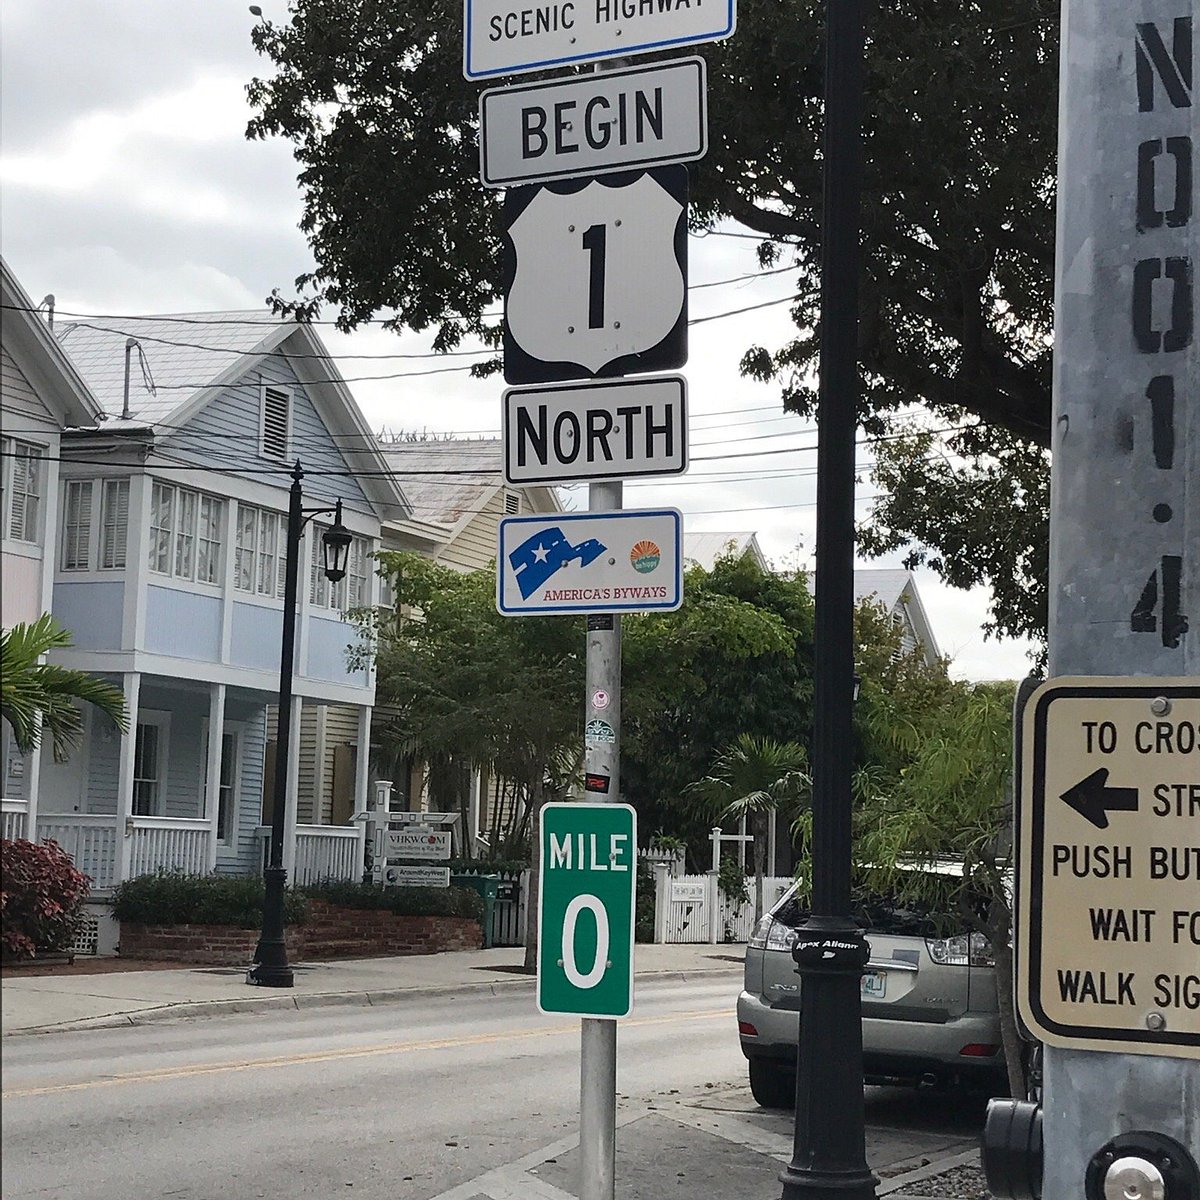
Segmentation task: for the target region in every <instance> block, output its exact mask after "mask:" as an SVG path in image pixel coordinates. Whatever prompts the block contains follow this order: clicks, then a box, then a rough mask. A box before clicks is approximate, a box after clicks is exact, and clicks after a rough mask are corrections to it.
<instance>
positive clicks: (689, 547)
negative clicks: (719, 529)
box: [683, 530, 767, 571]
mask: <svg viewBox="0 0 1200 1200" xmlns="http://www.w3.org/2000/svg"><path fill="white" fill-rule="evenodd" d="M728 554H733V555H734V556H735V557H737V558H741V557H742V555H744V554H749V555H750V557H751V558H753V559H754V561H755V562H756V563H758V565H759V566H760V567H762V569H763V570H764V571H765V570H766V569H767V559H766V556H765V555H764V554H763V552H762V547H760V546H759V544H758V535H757V534H755V533H689V532H687V531H686V530H685V532H684V535H683V561H684V563H685V564H686V565H687V566H692V565H693V564H694V565H697V566H701V567H703V568H704V569H705V570H706V571H711V570H712V569H713V565H714V564H715V563H716V561H717V559H718V558H724V557H725V556H726V555H728Z"/></svg>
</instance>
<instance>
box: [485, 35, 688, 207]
mask: <svg viewBox="0 0 1200 1200" xmlns="http://www.w3.org/2000/svg"><path fill="white" fill-rule="evenodd" d="M705 96H706V87H705V71H704V59H702V58H679V59H674V60H672V61H671V62H665V63H657V64H655V65H653V66H643V67H633V68H630V69H628V70H623V71H605V72H603V73H601V74H599V75H581V76H578V77H576V78H573V79H556V80H551V81H550V82H548V83H545V82H543V83H525V84H519V85H517V86H516V87H510V88H492V89H490V90H489V91H486V92H484V93H483V95H482V96H480V98H479V128H480V138H479V176H480V178H481V179H482V180H483V183H484V186H485V187H509V186H511V185H513V184H521V183H525V184H528V183H544V182H548V181H551V180H554V179H567V178H570V177H572V176H577V175H603V174H606V173H608V172H611V171H628V170H630V169H632V168H635V167H654V166H661V165H665V164H667V163H678V162H690V161H692V160H694V159H698V158H703V157H704V154H705V151H706V150H707V148H708V119H707V114H706V111H705Z"/></svg>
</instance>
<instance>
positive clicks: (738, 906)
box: [654, 867, 792, 945]
mask: <svg viewBox="0 0 1200 1200" xmlns="http://www.w3.org/2000/svg"><path fill="white" fill-rule="evenodd" d="M654 884H655V886H654V940H655V941H656V942H667V943H674V944H679V943H685V942H692V943H708V944H709V945H717V944H719V943H722V942H745V941H748V940H749V938H750V934H751V933H752V932H753V930H754V899H753V896H754V890H753V889H754V881H753V879H750V880H747V885H748V888H747V890H748V892H749V895H750V897H751V898H750V899H749V900H746V901H731V900H729V898H728V897H727V896H726V895H725V893H724V892H722V891H721V889H720V888H719V887H718V886H717V874H716V872H715V871H708V872H706V873H705V874H703V875H683V876H680V877H679V878H674V879H673V878H672V877H671V875H670V874H669V872H668V871H666V870H665V869H664V868H662V867H659V868H657V869H656V870H655V873H654ZM791 885H792V879H791V877H790V876H787V875H768V876H766V877H765V878H764V879H763V905H764V908H765V909H769V908H770V907H771V906H772V905H773V904H774V903H775V901H776V900H778V899H779V897H780V896H782V895H783V893H784V892H786V891H787V889H788V888H789V887H791Z"/></svg>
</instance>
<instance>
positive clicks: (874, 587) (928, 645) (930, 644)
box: [854, 568, 938, 662]
mask: <svg viewBox="0 0 1200 1200" xmlns="http://www.w3.org/2000/svg"><path fill="white" fill-rule="evenodd" d="M868 599H874V600H875V602H876V603H878V604H882V605H883V607H884V608H885V609H886V610H887V611H888V612H889V613H901V614H902V615H904V616H907V618H908V621H909V623H910V624H911V626H912V630H913V633H914V634H915V635H916V637H917V640H918V641H920V643H921V644H922V646H923V647H924V649H925V657H926V660H927V661H929V662H933V661H934V659H936V658H937V657H938V648H937V642H936V641H935V640H934V636H933V630H932V629H930V627H929V618H928V617H927V616H926V614H925V606H924V605H923V604H922V603H921V596H920V593H918V591H917V581H916V579H915V578H914V577H913V574H912V572H911V571H905V570H889V569H887V568H879V569H870V570H862V571H855V572H854V603H855V604H861V603H862V602H863V601H864V600H868Z"/></svg>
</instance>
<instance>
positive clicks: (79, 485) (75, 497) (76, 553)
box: [62, 479, 92, 571]
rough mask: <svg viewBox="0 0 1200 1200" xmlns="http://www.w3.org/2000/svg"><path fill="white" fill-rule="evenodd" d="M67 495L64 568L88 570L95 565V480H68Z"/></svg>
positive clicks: (65, 569)
mask: <svg viewBox="0 0 1200 1200" xmlns="http://www.w3.org/2000/svg"><path fill="white" fill-rule="evenodd" d="M64 496H65V500H64V504H63V543H62V569H63V570H64V571H87V570H89V569H90V568H91V565H92V559H91V547H92V480H90V479H70V480H68V481H67V484H66V487H65V489H64Z"/></svg>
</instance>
